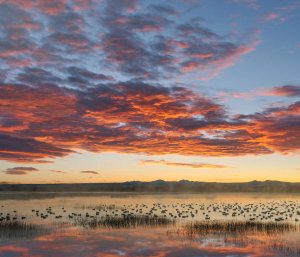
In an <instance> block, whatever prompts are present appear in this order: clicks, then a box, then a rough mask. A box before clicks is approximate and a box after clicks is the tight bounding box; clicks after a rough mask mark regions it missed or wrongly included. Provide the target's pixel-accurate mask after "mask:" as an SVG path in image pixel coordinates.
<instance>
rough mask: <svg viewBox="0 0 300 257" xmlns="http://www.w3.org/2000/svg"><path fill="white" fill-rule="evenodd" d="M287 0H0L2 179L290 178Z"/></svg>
mask: <svg viewBox="0 0 300 257" xmlns="http://www.w3.org/2000/svg"><path fill="white" fill-rule="evenodd" d="M299 27H300V1H299V0H165V1H155V0H151V1H146V0H144V1H141V0H102V1H101V0H72V1H71V0H52V1H48V0H0V183H86V182H123V181H136V180H139V181H153V180H158V179H163V180H168V181H178V180H181V179H186V180H192V181H215V182H246V181H252V180H281V181H290V182H300V33H299Z"/></svg>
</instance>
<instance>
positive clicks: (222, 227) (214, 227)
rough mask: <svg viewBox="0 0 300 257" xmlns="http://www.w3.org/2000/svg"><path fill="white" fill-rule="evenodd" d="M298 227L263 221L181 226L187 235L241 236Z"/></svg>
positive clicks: (296, 227)
mask: <svg viewBox="0 0 300 257" xmlns="http://www.w3.org/2000/svg"><path fill="white" fill-rule="evenodd" d="M298 229H299V226H298V225H296V224H295V223H289V222H272V221H269V222H263V221H236V220H230V221H195V222H190V223H188V224H186V225H184V226H183V232H184V233H185V234H187V235H190V236H192V235H196V234H243V233H249V232H253V233H258V232H262V233H266V234H271V233H278V232H288V231H296V230H298Z"/></svg>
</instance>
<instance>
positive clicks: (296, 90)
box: [262, 85, 300, 97]
mask: <svg viewBox="0 0 300 257" xmlns="http://www.w3.org/2000/svg"><path fill="white" fill-rule="evenodd" d="M262 94H264V95H276V96H291V97H293V96H300V85H284V86H279V87H273V88H272V89H270V90H268V91H267V92H263V93H262Z"/></svg>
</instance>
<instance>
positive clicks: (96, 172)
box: [80, 170, 99, 175]
mask: <svg viewBox="0 0 300 257" xmlns="http://www.w3.org/2000/svg"><path fill="white" fill-rule="evenodd" d="M80 173H83V174H94V175H99V172H98V171H92V170H84V171H80Z"/></svg>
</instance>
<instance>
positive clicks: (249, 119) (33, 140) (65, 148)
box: [0, 71, 300, 163]
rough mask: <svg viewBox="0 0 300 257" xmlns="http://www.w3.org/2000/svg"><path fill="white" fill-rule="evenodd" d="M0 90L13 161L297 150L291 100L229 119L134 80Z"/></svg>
mask: <svg viewBox="0 0 300 257" xmlns="http://www.w3.org/2000/svg"><path fill="white" fill-rule="evenodd" d="M38 72H40V71H38ZM42 74H43V72H42ZM0 92H1V94H0V110H1V113H2V116H1V117H2V118H1V120H0V128H1V131H3V133H4V132H5V134H3V135H2V136H0V141H1V143H2V144H0V145H1V146H2V148H1V146H0V157H1V159H4V160H9V161H14V162H31V163H34V162H35V163H39V162H40V163H42V162H49V161H52V160H51V159H52V158H56V157H65V156H66V155H68V154H71V153H74V150H72V149H75V148H76V149H82V150H87V151H91V152H108V151H113V152H122V153H144V154H153V155H155V154H174V153H176V154H183V155H199V156H240V155H247V154H253V155H261V154H270V153H273V152H274V151H278V152H282V153H287V152H297V151H299V149H300V144H298V143H297V142H298V140H297V135H298V126H299V124H298V120H299V110H300V109H299V106H300V105H299V103H298V102H295V103H293V104H291V105H289V106H279V107H276V108H266V109H265V110H263V111H262V112H260V113H255V114H250V115H235V116H232V115H230V114H229V113H228V112H227V110H226V108H225V106H223V105H221V104H220V103H217V102H216V101H215V100H214V99H213V98H209V97H206V96H204V95H201V94H199V93H197V92H195V91H193V90H190V89H186V88H183V87H164V86H161V85H159V84H157V83H156V84H150V83H145V82H143V81H139V80H133V81H127V82H119V83H112V82H106V83H102V84H98V85H97V86H95V87H88V88H83V89H68V88H60V87H57V86H54V85H52V86H45V85H43V86H36V87H30V86H25V85H19V84H2V85H1V87H0ZM23 106H27V108H23ZM4 113H5V115H3V114H4ZM282 134H286V135H287V136H285V137H282V136H280V135H282ZM15 135H18V137H16V136H15ZM47 158H51V159H50V160H49V159H48V160H47Z"/></svg>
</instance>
